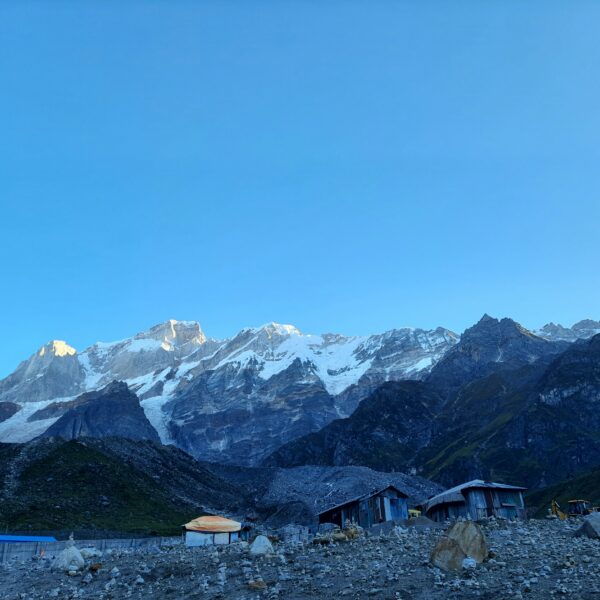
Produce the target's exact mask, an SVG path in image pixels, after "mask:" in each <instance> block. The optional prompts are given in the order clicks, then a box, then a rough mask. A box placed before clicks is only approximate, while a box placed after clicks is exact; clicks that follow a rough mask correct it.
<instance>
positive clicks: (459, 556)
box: [430, 521, 488, 571]
mask: <svg viewBox="0 0 600 600" xmlns="http://www.w3.org/2000/svg"><path fill="white" fill-rule="evenodd" d="M487 556H488V549H487V544H486V542H485V536H484V535H483V531H482V530H481V527H479V525H477V524H476V523H473V521H459V522H457V523H455V524H454V525H452V527H451V528H450V529H449V530H448V533H447V534H446V536H445V537H443V538H441V539H440V541H439V542H438V543H437V544H436V546H435V548H434V549H433V550H432V552H431V558H430V560H431V562H432V564H434V565H435V566H436V567H438V568H439V569H443V570H444V571H459V570H460V569H462V567H463V561H464V560H465V558H472V559H473V560H474V561H476V562H477V563H480V562H483V560H485V559H486V558H487Z"/></svg>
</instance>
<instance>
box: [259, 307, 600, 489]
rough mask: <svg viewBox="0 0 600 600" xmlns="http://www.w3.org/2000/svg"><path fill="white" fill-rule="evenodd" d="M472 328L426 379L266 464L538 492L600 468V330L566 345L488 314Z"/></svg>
mask: <svg viewBox="0 0 600 600" xmlns="http://www.w3.org/2000/svg"><path fill="white" fill-rule="evenodd" d="M490 328H491V329H495V330H496V331H495V332H490ZM507 328H508V331H509V332H510V333H511V335H510V336H508V338H507V337H506V336H505V334H506V330H507ZM515 332H517V333H518V336H517V335H514V334H515ZM466 333H467V332H465V335H463V337H462V338H461V341H460V342H459V344H457V345H456V346H455V348H453V349H452V350H451V351H449V352H448V353H447V355H446V356H445V357H444V358H443V359H442V360H441V361H440V362H439V363H438V364H437V365H436V366H435V367H434V368H433V369H432V371H431V373H430V375H429V376H428V377H427V378H425V379H424V380H423V381H419V382H397V383H387V384H385V385H384V386H382V387H380V388H379V389H378V390H377V391H376V392H374V393H373V395H372V396H370V397H369V398H367V399H366V400H364V401H363V402H362V403H361V404H360V406H359V407H358V409H357V410H356V411H355V412H354V413H353V414H352V415H351V416H350V417H349V418H346V419H340V420H336V421H333V422H332V423H330V424H329V425H327V426H326V427H324V428H323V429H322V430H321V431H319V432H315V433H312V434H310V435H307V436H304V437H303V438H298V439H297V440H294V441H292V442H290V443H288V444H285V445H283V446H282V447H281V448H279V449H278V450H277V451H276V452H275V453H274V454H273V455H272V456H271V457H269V458H268V459H266V464H271V465H279V466H295V465H300V464H310V463H315V464H321V465H351V464H362V465H366V466H369V467H371V468H375V469H381V470H390V469H392V468H394V467H395V468H398V469H399V470H404V471H409V470H410V469H414V470H415V471H416V472H418V473H420V474H422V475H423V476H425V477H429V478H431V479H433V480H435V481H439V482H441V483H443V484H445V485H448V486H450V485H452V484H455V483H456V482H458V481H465V480H470V479H475V478H481V479H491V480H498V481H510V482H513V483H518V484H524V485H525V486H527V487H530V488H539V487H543V486H546V485H549V484H552V483H554V482H556V481H559V480H560V479H567V478H569V477H573V476H574V475H575V474H577V473H580V472H584V471H586V470H589V469H592V468H594V467H597V466H598V464H600V443H599V442H598V431H599V430H600V420H599V418H598V414H600V413H599V411H598V409H599V407H600V335H596V336H594V337H592V338H590V339H587V340H579V341H577V342H575V343H573V344H566V346H565V343H564V342H543V341H540V339H539V338H537V339H532V338H531V334H530V332H528V331H526V330H524V331H520V330H519V328H517V327H515V324H511V323H505V322H503V321H497V320H490V319H489V318H485V317H484V319H482V321H480V323H478V324H477V325H475V326H474V328H472V330H471V331H470V332H469V334H468V335H466ZM490 333H492V335H489V334H490ZM519 336H520V339H519ZM498 339H508V340H510V341H509V343H506V344H504V345H503V346H502V347H503V349H504V350H503V351H504V356H503V359H504V360H503V361H494V360H492V361H490V360H488V359H489V358H490V357H492V358H493V357H494V356H496V354H495V352H496V350H497V344H496V342H494V343H492V344H489V342H490V340H498ZM482 340H483V345H481V344H482ZM542 342H543V343H542ZM449 365H451V366H453V368H452V369H449ZM440 371H441V372H442V374H443V375H444V376H440ZM452 375H454V378H452ZM456 377H459V378H462V379H461V381H459V382H458V383H457V379H456Z"/></svg>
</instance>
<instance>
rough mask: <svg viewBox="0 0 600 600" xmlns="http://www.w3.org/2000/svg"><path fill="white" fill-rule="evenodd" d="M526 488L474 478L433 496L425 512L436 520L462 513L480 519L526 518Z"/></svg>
mask: <svg viewBox="0 0 600 600" xmlns="http://www.w3.org/2000/svg"><path fill="white" fill-rule="evenodd" d="M525 490H526V488H523V487H519V486H514V485H506V484H504V483H493V482H485V481H483V480H481V479H474V480H473V481H468V482H467V483H463V484H461V485H457V486H456V487H453V488H451V489H449V490H446V491H445V492H442V493H441V494H438V495H437V496H434V497H433V498H430V499H429V500H427V502H426V503H425V504H424V505H423V512H424V514H425V516H427V517H429V518H430V519H432V520H433V521H445V520H447V519H457V518H459V517H463V518H465V519H472V520H474V521H476V520H478V519H483V518H486V517H492V516H493V517H503V518H506V519H525V518H526V516H527V514H526V510H525V501H524V500H523V492H524V491H525Z"/></svg>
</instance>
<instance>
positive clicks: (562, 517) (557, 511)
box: [550, 500, 567, 521]
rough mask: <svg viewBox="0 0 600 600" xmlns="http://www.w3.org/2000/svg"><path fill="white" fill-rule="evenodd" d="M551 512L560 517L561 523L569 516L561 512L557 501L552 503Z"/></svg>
mask: <svg viewBox="0 0 600 600" xmlns="http://www.w3.org/2000/svg"><path fill="white" fill-rule="evenodd" d="M550 510H551V511H552V514H553V515H555V516H556V517H558V518H559V519H560V520H561V521H564V520H565V519H566V518H567V515H566V514H565V513H564V512H563V511H562V510H560V504H559V503H558V502H557V501H556V500H552V503H551V504H550Z"/></svg>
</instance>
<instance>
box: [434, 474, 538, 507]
mask: <svg viewBox="0 0 600 600" xmlns="http://www.w3.org/2000/svg"><path fill="white" fill-rule="evenodd" d="M473 489H492V490H516V491H519V492H523V491H525V490H526V489H527V488H524V487H519V486H517V485H508V484H506V483H494V482H486V481H483V479H473V480H472V481H467V483H461V484H460V485H457V486H456V487H453V488H450V489H449V490H446V491H445V492H442V493H441V494H438V495H437V496H434V497H433V498H430V499H429V500H427V502H425V504H424V505H423V508H424V509H425V512H427V511H428V510H430V509H432V508H433V507H434V506H437V505H438V504H446V503H452V502H464V501H465V496H464V494H463V492H464V491H465V490H473Z"/></svg>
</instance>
